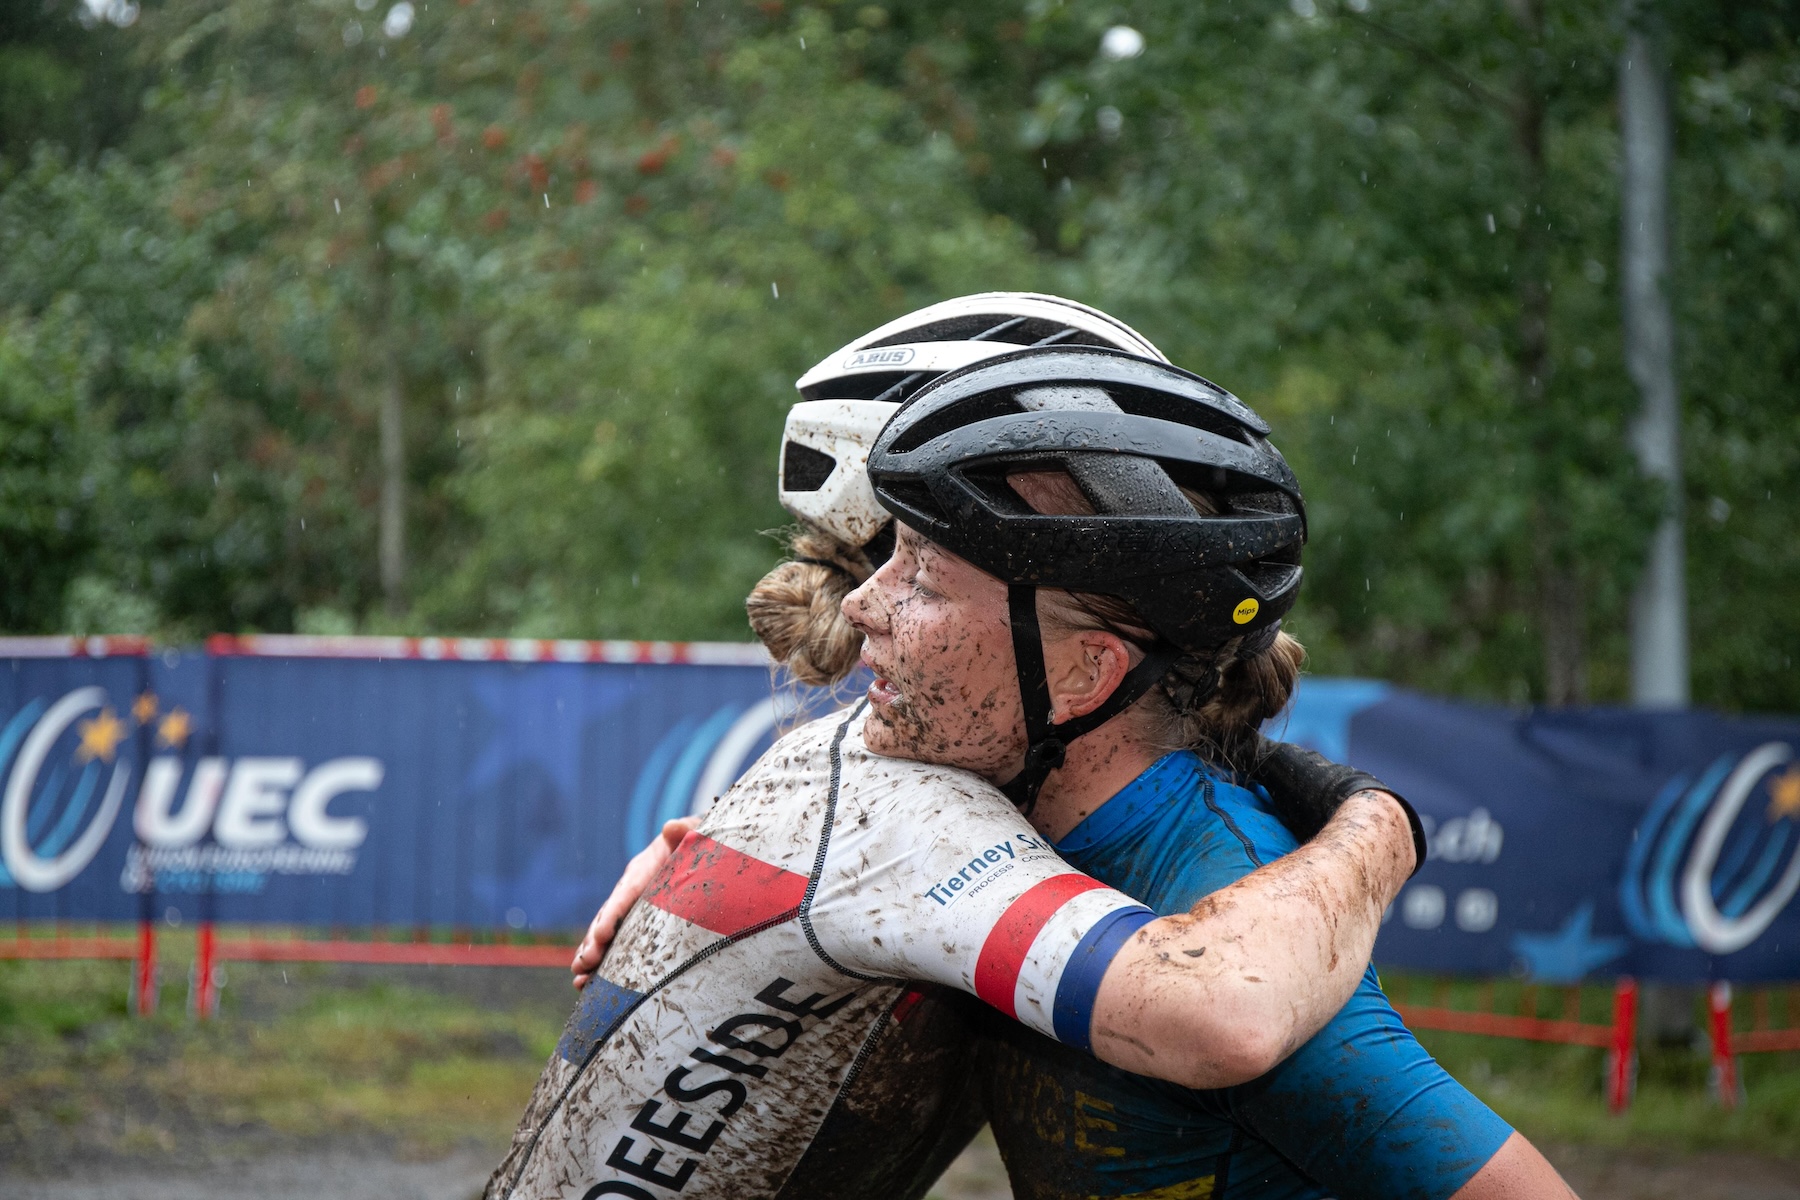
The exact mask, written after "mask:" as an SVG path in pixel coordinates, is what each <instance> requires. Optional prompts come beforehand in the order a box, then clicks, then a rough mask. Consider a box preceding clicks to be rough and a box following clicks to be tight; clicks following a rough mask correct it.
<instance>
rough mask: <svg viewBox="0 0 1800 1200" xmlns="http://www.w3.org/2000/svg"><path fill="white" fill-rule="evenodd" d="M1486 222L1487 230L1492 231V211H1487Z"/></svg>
mask: <svg viewBox="0 0 1800 1200" xmlns="http://www.w3.org/2000/svg"><path fill="white" fill-rule="evenodd" d="M1487 222H1488V232H1489V233H1492V232H1494V214H1493V213H1489V214H1488V215H1487Z"/></svg>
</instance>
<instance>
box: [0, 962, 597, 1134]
mask: <svg viewBox="0 0 1800 1200" xmlns="http://www.w3.org/2000/svg"><path fill="white" fill-rule="evenodd" d="M129 970H130V968H129V965H128V964H122V963H85V962H41V963H38V962H0V1159H8V1158H10V1159H13V1160H14V1161H20V1160H31V1161H36V1162H39V1163H54V1162H57V1161H66V1160H67V1159H68V1158H69V1157H70V1156H72V1155H80V1154H102V1155H107V1154H119V1155H131V1156H142V1155H145V1154H156V1153H170V1154H177V1153H181V1152H184V1151H187V1152H192V1153H195V1154H208V1153H211V1152H212V1151H213V1150H214V1149H216V1148H218V1147H220V1146H224V1147H226V1148H229V1147H230V1146H231V1144H233V1143H246V1144H245V1145H244V1146H243V1148H244V1149H245V1150H247V1151H248V1150H252V1149H254V1148H255V1144H258V1143H260V1144H263V1145H271V1144H274V1145H279V1144H281V1143H283V1142H303V1141H306V1140H309V1139H319V1138H330V1139H334V1140H341V1139H346V1138H348V1139H362V1140H380V1141H384V1142H386V1143H388V1144H391V1145H398V1146H399V1147H400V1148H401V1149H402V1151H403V1152H407V1153H416V1154H420V1155H432V1154H437V1153H441V1152H443V1151H445V1150H448V1149H450V1148H452V1147H454V1146H458V1145H471V1144H472V1145H478V1146H481V1147H483V1148H486V1149H490V1150H492V1151H494V1152H495V1154H496V1156H497V1155H498V1153H499V1151H500V1150H501V1149H502V1148H503V1147H504V1145H505V1143H506V1140H507V1138H508V1137H509V1136H510V1135H511V1133H512V1129H513V1126H514V1124H515V1123H516V1122H517V1121H518V1118H519V1114H520V1113H521V1112H522V1111H523V1109H524V1106H525V1102H526V1099H527V1098H528V1096H529V1095H530V1092H531V1087H532V1085H533V1083H535V1082H536V1080H537V1077H538V1074H539V1072H540V1071H541V1070H542V1069H543V1064H544V1060H545V1059H546V1058H547V1057H548V1055H549V1054H550V1052H551V1050H552V1049H553V1048H554V1045H555V1042H556V1038H557V1035H558V1033H559V1032H560V1028H561V1024H562V1020H563V1018H564V1017H565V1016H566V1015H567V1011H568V1007H569V1004H570V1000H571V996H570V994H569V993H567V991H566V988H567V985H566V983H562V982H561V980H560V979H558V980H556V981H554V983H553V984H552V985H551V986H546V983H547V981H546V980H545V979H543V978H542V975H541V973H537V972H509V973H507V974H506V976H504V977H496V976H494V975H493V974H489V975H487V976H486V977H485V978H484V979H483V980H481V981H480V982H481V983H482V984H484V985H485V990H486V992H488V993H492V994H486V995H484V994H468V993H467V992H465V991H461V990H459V987H461V986H463V985H467V984H468V983H469V982H470V980H469V978H468V977H466V976H463V977H458V976H455V975H453V974H451V973H450V971H449V969H446V970H444V971H442V972H439V973H438V974H437V975H436V976H435V977H433V976H430V975H424V974H423V971H421V970H412V971H402V972H395V971H392V970H389V969H373V970H360V971H359V970H356V969H349V968H336V967H319V966H300V967H295V966H288V967H277V966H272V965H261V964H232V965H231V967H230V978H229V984H228V986H227V987H226V988H225V989H224V990H223V992H222V995H221V1011H220V1015H219V1018H218V1019H217V1020H215V1021H212V1022H208V1023H206V1024H200V1023H198V1022H195V1021H193V1020H191V1019H190V1018H189V1017H188V1015H187V1013H186V1012H185V1010H184V1008H183V1001H184V999H185V996H184V993H185V991H186V988H185V987H184V986H183V987H167V988H165V989H163V991H164V994H163V996H162V1000H163V1004H162V1005H161V1007H160V1010H159V1012H158V1013H157V1015H156V1016H154V1017H152V1018H150V1019H148V1020H138V1019H134V1018H132V1017H130V1016H129V1015H128V1014H127V1012H126V1005H125V998H126V988H127V984H128V977H129ZM424 970H429V969H424ZM396 974H398V975H401V976H402V978H401V979H400V980H399V981H396V979H395V978H394V976H395V975H396ZM530 976H537V978H530ZM434 983H442V984H445V985H448V986H433V985H434ZM515 985H517V986H515ZM556 985H560V987H559V986H556Z"/></svg>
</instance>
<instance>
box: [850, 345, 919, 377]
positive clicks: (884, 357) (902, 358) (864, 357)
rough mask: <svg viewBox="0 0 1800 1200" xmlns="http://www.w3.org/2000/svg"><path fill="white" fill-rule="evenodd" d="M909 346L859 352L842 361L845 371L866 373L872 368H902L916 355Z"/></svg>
mask: <svg viewBox="0 0 1800 1200" xmlns="http://www.w3.org/2000/svg"><path fill="white" fill-rule="evenodd" d="M916 353H917V351H915V350H914V349H913V348H912V347H911V346H891V347H889V348H887V349H885V350H859V351H857V352H856V353H855V354H852V355H851V356H850V357H849V358H846V359H845V360H844V370H846V371H867V370H871V369H874V368H878V367H879V368H883V369H887V370H892V369H893V368H895V367H904V366H905V365H906V364H907V363H909V362H911V361H912V360H913V355H914V354H916Z"/></svg>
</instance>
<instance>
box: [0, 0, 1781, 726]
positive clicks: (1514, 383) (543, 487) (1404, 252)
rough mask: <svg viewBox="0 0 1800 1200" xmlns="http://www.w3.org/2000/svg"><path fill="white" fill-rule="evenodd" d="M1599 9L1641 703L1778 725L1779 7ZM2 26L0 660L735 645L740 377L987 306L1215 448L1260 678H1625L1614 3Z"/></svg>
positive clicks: (1518, 693) (1570, 690)
mask: <svg viewBox="0 0 1800 1200" xmlns="http://www.w3.org/2000/svg"><path fill="white" fill-rule="evenodd" d="M1640 7H1642V6H1640ZM1649 7H1650V8H1651V9H1652V10H1653V11H1652V13H1651V15H1652V16H1654V17H1655V19H1656V20H1658V21H1659V22H1660V23H1661V25H1662V28H1663V29H1664V30H1665V33H1666V44H1667V45H1668V46H1669V47H1670V63H1669V69H1670V72H1671V78H1672V81H1673V103H1674V113H1675V124H1676V168H1675V176H1674V181H1673V183H1674V206H1675V229H1674V258H1675V265H1674V279H1673V286H1672V288H1671V289H1670V294H1671V297H1672V299H1673V301H1674V305H1675V313H1676V319H1677V324H1678V363H1679V375H1680V380H1681V387H1682V396H1683V403H1684V406H1685V409H1684V411H1685V423H1684V430H1683V436H1684V440H1685V446H1686V455H1687V465H1686V487H1685V495H1684V499H1685V510H1684V511H1685V520H1686V524H1687V531H1688V541H1689V551H1688V558H1689V568H1688V581H1689V590H1690V594H1691V595H1692V597H1693V600H1694V604H1693V641H1694V664H1695V696H1696V699H1697V700H1699V701H1700V702H1702V703H1708V704H1714V705H1719V706H1723V707H1727V708H1740V707H1743V708H1773V709H1789V710H1792V709H1795V708H1796V707H1800V679H1797V677H1796V675H1795V672H1794V670H1793V662H1792V655H1793V654H1794V652H1795V650H1796V648H1797V646H1800V604H1796V603H1795V600H1796V598H1800V549H1797V548H1796V546H1795V545H1794V539H1793V537H1792V536H1791V531H1792V530H1794V529H1795V528H1796V527H1797V526H1800V521H1797V520H1796V518H1800V497H1797V496H1796V495H1795V490H1794V481H1796V480H1797V479H1800V461H1797V460H1800V398H1797V397H1796V395H1795V386H1794V385H1795V382H1796V380H1800V338H1797V337H1796V335H1795V332H1794V331H1795V329H1796V318H1797V317H1800V312H1797V309H1800V46H1797V45H1796V42H1795V38H1796V34H1797V32H1800V9H1797V8H1796V7H1795V6H1794V5H1793V4H1791V3H1789V2H1787V0H1758V2H1756V3H1731V4H1726V3H1722V2H1718V0H1665V2H1664V3H1662V4H1660V5H1653V6H1649ZM5 13H6V15H4V16H0V114H3V115H0V556H3V557H4V562H5V570H4V572H0V626H4V627H5V629H6V630H8V631H16V632H24V631H49V630H76V631H144V632H157V633H160V634H162V635H164V636H169V637H184V636H193V635H196V634H199V633H203V632H207V631H210V630H213V629H229V630H249V629H260V630H289V629H301V630H307V631H313V632H349V631H353V630H366V631H377V630H390V629H393V630H405V631H409V632H421V633H423V632H445V633H488V634H514V633H516V634H521V635H535V636H569V637H603V636H641V637H652V636H654V637H670V638H697V637H726V638H738V637H742V636H744V634H745V630H744V623H743V617H742V609H741V599H742V596H743V594H744V592H745V591H746V590H747V588H748V586H749V585H750V583H751V582H753V581H754V579H755V578H756V577H757V576H758V575H759V574H760V573H761V572H762V571H763V570H764V569H765V568H766V567H767V565H768V564H769V563H770V562H772V561H773V559H774V557H775V555H776V553H777V546H776V544H775V543H774V542H773V541H771V540H769V539H767V538H765V537H762V536H760V535H759V533H758V531H759V530H764V529H769V528H773V527H776V526H779V525H780V524H782V522H783V515H782V513H781V511H780V509H779V508H778V507H777V506H776V505H775V503H774V488H773V483H774V471H775V447H776V443H777V441H778V438H779V429H780V420H781V415H782V413H783V412H784V411H785V408H786V406H787V405H788V403H790V402H791V400H792V399H793V392H792V381H793V379H794V378H795V377H796V376H797V375H798V374H799V373H800V372H801V371H802V370H804V369H805V368H806V367H807V366H810V365H811V364H812V362H814V361H815V360H816V359H818V358H819V357H820V356H822V355H824V354H825V353H827V352H829V351H830V350H832V349H834V348H835V347H836V346H838V345H839V344H841V343H842V342H844V341H845V340H847V339H848V338H850V337H852V336H854V335H855V334H857V333H860V332H862V331H863V330H865V329H867V328H869V327H871V326H872V325H874V324H876V323H878V322H880V321H883V320H886V319H888V318H890V317H892V316H895V315H897V314H899V313H900V312H902V311H904V310H905V309H907V308H909V307H911V306H914V305H918V304H922V303H925V302H928V301H930V300H934V299H939V298H942V297H945V296H948V295H953V294H956V293H959V292H966V291H974V290H981V289H987V288H1038V289H1045V290H1053V291H1059V292H1063V293H1066V294H1069V295H1072V296H1075V297H1078V298H1081V299H1084V300H1088V301H1090V302H1093V303H1097V304H1099V305H1101V306H1103V307H1106V308H1108V309H1109V310H1110V311H1113V312H1115V313H1117V314H1118V315H1120V316H1122V317H1124V318H1125V319H1127V320H1129V321H1131V322H1132V323H1133V324H1135V325H1137V326H1138V327H1139V328H1141V329H1142V330H1143V331H1144V332H1145V333H1146V334H1148V335H1149V336H1150V337H1152V338H1153V339H1154V340H1156V341H1157V342H1158V343H1159V344H1160V345H1161V346H1162V347H1163V348H1164V349H1165V350H1166V351H1167V352H1168V353H1169V354H1170V356H1171V357H1172V358H1174V359H1175V360H1176V361H1177V362H1179V363H1181V364H1182V365H1184V366H1187V367H1189V368H1191V369H1193V370H1196V371H1199V372H1201V373H1202V374H1205V375H1207V376H1209V377H1211V378H1214V379H1216V380H1217V381H1218V382H1220V383H1222V384H1224V385H1226V386H1228V387H1230V388H1232V389H1233V390H1234V391H1236V392H1238V393H1239V394H1240V395H1242V396H1244V397H1245V399H1247V400H1248V401H1250V402H1251V403H1252V404H1253V405H1256V406H1257V407H1259V408H1260V409H1261V410H1263V411H1264V412H1265V414H1266V415H1268V416H1269V417H1270V419H1271V421H1272V422H1273V423H1274V424H1275V426H1276V430H1277V438H1276V440H1277V442H1278V444H1279V445H1281V447H1282V448H1283V450H1284V451H1286V452H1287V453H1288V455H1289V457H1290V458H1291V459H1293V460H1294V462H1295V466H1296V469H1297V470H1298V471H1299V473H1300V476H1301V479H1302V480H1303V482H1304V483H1305V485H1306V486H1307V489H1308V494H1309V499H1310V501H1311V511H1312V513H1313V525H1312V542H1311V544H1310V546H1309V549H1308V567H1309V579H1308V587H1307V594H1306V597H1305V599H1304V600H1303V606H1302V610H1301V612H1300V613H1299V614H1298V616H1297V618H1296V619H1295V621H1294V623H1293V624H1294V625H1295V627H1296V629H1297V631H1298V632H1299V633H1300V634H1301V636H1302V637H1303V638H1304V639H1305V640H1307V641H1308V642H1309V644H1310V645H1311V646H1312V648H1313V650H1314V664H1313V665H1314V668H1315V669H1317V670H1320V671H1322V672H1335V673H1366V674H1375V675H1381V676H1384V677H1387V678H1393V679H1397V680H1401V681H1405V682H1409V683H1413V684H1416V685H1419V686H1423V687H1428V688H1432V689H1435V690H1439V691H1450V692H1459V693H1463V694H1470V695H1480V696H1488V697H1493V698H1497V699H1503V700H1509V701H1514V702H1524V701H1531V700H1538V701H1542V700H1545V699H1549V700H1553V701H1569V700H1577V699H1581V698H1583V697H1587V698H1591V699H1595V700H1601V701H1607V700H1613V701H1616V700H1620V699H1622V698H1624V696H1625V695H1626V692H1627V686H1628V683H1627V655H1628V639H1627V636H1626V626H1627V615H1628V610H1629V604H1630V595H1631V591H1632V587H1633V584H1634V582H1635V580H1636V578H1637V575H1638V572H1639V570H1640V568H1641V564H1642V561H1643V556H1644V550H1645V545H1646V540H1647V537H1648V534H1649V531H1650V530H1651V528H1652V527H1653V525H1654V523H1655V521H1656V519H1657V516H1658V514H1659V513H1660V512H1662V511H1663V508H1664V505H1665V504H1667V503H1668V502H1669V499H1670V498H1669V497H1668V496H1667V495H1665V494H1663V492H1661V491H1660V490H1659V489H1658V488H1656V487H1655V486H1653V485H1650V484H1648V483H1646V482H1644V481H1643V480H1642V479H1640V477H1639V475H1638V472H1637V465H1636V462H1635V459H1634V458H1633V456H1632V453H1631V447H1630V444H1629V441H1628V438H1627V430H1628V427H1629V425H1630V422H1631V420H1632V418H1633V415H1634V414H1635V412H1636V410H1637V407H1638V404H1639V397H1638V394H1637V392H1636V390H1635V389H1634V388H1633V386H1632V384H1631V381H1630V379H1629V378H1628V376H1627V374H1626V371H1625V366H1624V360H1623V351H1622V340H1621V334H1620V329H1621V323H1620V303H1619V264H1618V256H1619V245H1620V227H1619V212H1620V203H1619V182H1618V180H1619V161H1618V160H1619V133H1618V114H1617V94H1618V92H1617V87H1618V80H1617V65H1618V64H1617V58H1618V52H1619V47H1620V44H1621V41H1622V38H1623V36H1624V27H1623V23H1622V18H1621V15H1620V6H1619V4H1618V3H1617V0H1606V2H1601V0H1573V2H1571V3H1565V4H1550V3H1547V2H1540V0H1507V2H1502V0H1493V2H1491V3H1489V2H1486V0H1483V2H1479V3H1466V4H1456V5H1446V4H1436V3H1424V2H1420V0H1343V2H1342V3H1340V2H1339V0H1291V2H1287V0H1283V2H1273V0H1230V2H1226V0H1208V2H1207V3H1201V4H1187V5H1150V4H1087V3H1080V2H1078V0H1061V2H1060V3H1059V2H1057V0H1030V2H1026V3H1021V2H1020V0H1009V2H1007V3H985V2H982V0H962V2H959V3H954V4H951V3H944V2H941V0H919V2H916V3H910V4H906V5H900V4H893V5H889V6H885V7H884V6H878V5H859V4H857V3H855V2H854V0H844V2H841V3H836V4H829V3H822V4H817V5H811V6H803V5H795V4H784V3H781V2H780V0H766V2H764V3H760V4H743V3H740V2H739V0H729V2H727V0H700V2H699V3H697V4H696V3H689V2H687V0H656V3H654V4H645V5H643V6H641V7H640V6H639V5H637V4H636V3H634V2H624V0H611V2H593V3H590V2H585V0H555V2H553V3H552V2H544V0H536V2H532V3H514V4H499V3H497V2H496V0H430V2H424V3H419V2H416V0H409V2H400V3H395V2H392V0H291V2H287V3H276V2H275V0H230V2H226V0H163V2H162V3H153V2H149V0H146V2H145V3H144V5H143V7H142V8H141V9H140V8H139V7H137V5H135V4H131V3H129V2H127V0H83V2H81V3H75V2H73V0H48V2H47V3H43V2H40V0H20V2H19V3H17V4H13V5H9V6H7V8H6V10H5ZM1120 27H1123V28H1120Z"/></svg>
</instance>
